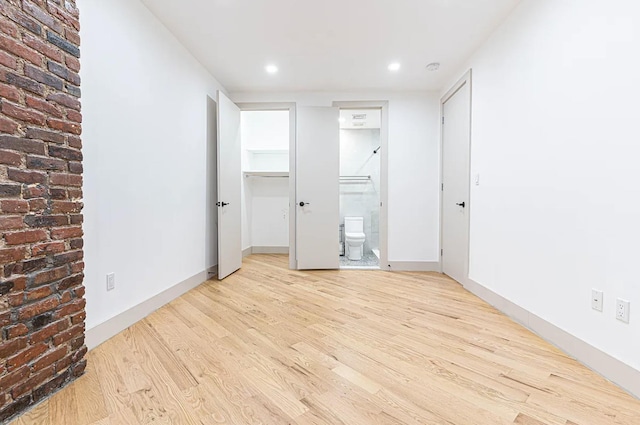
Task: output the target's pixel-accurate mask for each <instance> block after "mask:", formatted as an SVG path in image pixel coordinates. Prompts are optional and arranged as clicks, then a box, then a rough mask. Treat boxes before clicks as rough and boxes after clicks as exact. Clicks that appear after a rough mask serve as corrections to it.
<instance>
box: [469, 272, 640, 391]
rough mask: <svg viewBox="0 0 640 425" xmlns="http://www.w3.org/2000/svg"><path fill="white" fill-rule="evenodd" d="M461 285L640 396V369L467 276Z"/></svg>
mask: <svg viewBox="0 0 640 425" xmlns="http://www.w3.org/2000/svg"><path fill="white" fill-rule="evenodd" d="M464 287H465V288H466V289H467V290H468V291H470V292H471V293H473V294H475V295H477V296H478V297H480V298H482V299H483V300H484V301H486V302H488V303H489V304H491V305H492V306H494V307H495V308H497V309H498V310H500V311H501V312H503V313H504V314H506V315H507V316H509V317H511V318H512V319H513V320H515V321H517V322H518V323H520V324H522V325H523V326H525V327H526V328H528V329H530V330H531V331H533V332H534V333H536V334H537V335H539V336H540V337H541V338H543V339H544V340H546V341H548V342H550V343H551V344H553V345H555V346H556V347H558V348H560V349H561V350H562V351H564V352H565V353H567V354H569V355H570V356H572V357H574V358H575V359H576V360H578V361H579V362H580V363H582V364H584V365H586V366H587V367H589V368H590V369H592V370H593V371H595V372H597V373H599V374H600V375H602V376H604V377H605V378H607V379H608V380H610V381H611V382H613V383H614V384H616V385H618V386H619V387H621V388H622V389H624V390H626V391H627V392H629V393H630V394H632V395H633V396H635V397H636V398H640V370H637V369H635V368H633V367H631V366H629V365H628V364H626V363H624V362H623V361H621V360H618V359H616V358H615V357H612V356H610V355H609V354H607V353H605V352H604V351H602V350H600V349H598V348H596V347H594V346H592V345H590V344H588V343H586V342H585V341H583V340H581V339H579V338H577V337H575V336H573V335H571V334H570V333H568V332H566V331H564V330H562V329H560V328H559V327H557V326H555V325H554V324H552V323H550V322H548V321H546V320H544V319H542V318H540V317H538V316H536V315H535V314H533V313H531V312H529V311H528V310H526V309H524V308H522V307H520V306H518V305H516V304H515V303H513V302H511V301H509V300H508V299H506V298H504V297H502V296H500V295H498V294H496V293H495V292H493V291H491V290H490V289H487V288H486V287H484V286H482V285H481V284H479V283H477V282H475V281H473V280H471V279H468V280H467V282H465V283H464Z"/></svg>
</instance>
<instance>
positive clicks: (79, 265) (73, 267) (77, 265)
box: [71, 261, 84, 274]
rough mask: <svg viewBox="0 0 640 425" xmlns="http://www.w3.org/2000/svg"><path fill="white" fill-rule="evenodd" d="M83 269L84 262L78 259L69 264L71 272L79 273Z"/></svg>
mask: <svg viewBox="0 0 640 425" xmlns="http://www.w3.org/2000/svg"><path fill="white" fill-rule="evenodd" d="M83 270H84V262H83V261H80V262H77V263H73V264H72V265H71V273H74V274H75V273H80V272H81V271H83Z"/></svg>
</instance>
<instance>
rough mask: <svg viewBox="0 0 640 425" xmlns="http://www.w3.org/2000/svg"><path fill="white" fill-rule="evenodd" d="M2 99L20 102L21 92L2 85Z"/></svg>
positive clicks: (0, 85)
mask: <svg viewBox="0 0 640 425" xmlns="http://www.w3.org/2000/svg"><path fill="white" fill-rule="evenodd" d="M0 97H4V98H5V99H9V100H11V101H13V102H19V101H20V92H19V91H18V89H16V88H15V87H14V86H8V85H6V84H2V83H0Z"/></svg>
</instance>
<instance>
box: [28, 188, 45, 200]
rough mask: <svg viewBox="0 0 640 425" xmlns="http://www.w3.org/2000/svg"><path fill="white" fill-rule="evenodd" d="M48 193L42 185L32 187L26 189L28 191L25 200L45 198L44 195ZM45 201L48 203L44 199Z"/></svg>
mask: <svg viewBox="0 0 640 425" xmlns="http://www.w3.org/2000/svg"><path fill="white" fill-rule="evenodd" d="M45 193H47V190H46V189H45V188H44V187H43V186H40V185H32V186H29V187H27V188H26V190H25V191H24V198H25V199H33V198H38V197H41V196H44V194H45ZM43 201H46V199H43Z"/></svg>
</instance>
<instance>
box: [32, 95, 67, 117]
mask: <svg viewBox="0 0 640 425" xmlns="http://www.w3.org/2000/svg"><path fill="white" fill-rule="evenodd" d="M25 101H26V103H27V106H28V107H30V108H34V109H37V110H38V111H41V112H45V113H47V114H49V115H53V116H54V117H58V118H62V116H63V115H62V111H61V110H60V109H58V108H57V107H56V106H55V105H54V104H52V103H49V102H47V101H46V100H42V99H37V98H35V97H31V96H26V97H25Z"/></svg>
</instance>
